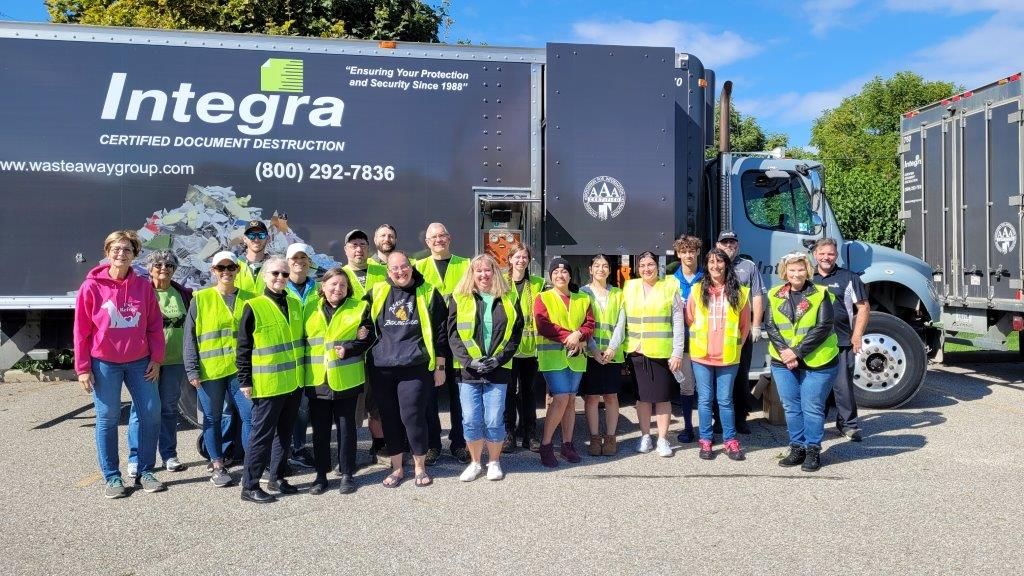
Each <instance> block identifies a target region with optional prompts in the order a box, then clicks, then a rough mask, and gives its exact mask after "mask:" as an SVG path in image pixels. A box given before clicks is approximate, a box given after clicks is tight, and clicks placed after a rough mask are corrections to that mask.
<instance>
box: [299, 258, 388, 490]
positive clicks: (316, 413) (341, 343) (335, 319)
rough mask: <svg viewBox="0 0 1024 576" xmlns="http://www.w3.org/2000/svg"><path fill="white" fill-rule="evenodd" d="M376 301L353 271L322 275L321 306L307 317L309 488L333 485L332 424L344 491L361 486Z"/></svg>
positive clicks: (317, 488)
mask: <svg viewBox="0 0 1024 576" xmlns="http://www.w3.org/2000/svg"><path fill="white" fill-rule="evenodd" d="M372 334H373V325H372V323H371V322H370V306H369V304H368V303H367V302H366V301H365V300H363V299H362V298H356V297H354V296H352V287H351V286H350V285H349V282H348V275H347V274H346V273H345V271H344V270H343V269H341V268H332V269H331V270H328V271H327V273H326V274H324V276H323V278H321V281H320V300H319V305H318V307H317V309H316V311H314V312H313V314H311V315H310V316H309V318H307V319H306V341H307V343H308V345H309V357H310V363H309V365H308V366H307V367H306V372H305V374H306V381H305V385H306V390H305V392H306V397H307V398H309V419H310V421H311V422H312V423H313V460H314V462H315V464H316V478H315V479H314V480H313V484H312V486H310V489H309V493H310V494H313V495H317V494H323V493H324V492H326V491H327V471H328V470H330V469H331V426H334V427H335V428H337V430H338V440H337V442H338V448H337V455H338V470H339V472H340V473H341V487H340V489H339V491H340V492H341V493H342V494H351V493H352V492H355V490H356V484H355V481H353V479H352V476H353V475H354V474H355V473H356V419H355V418H356V406H357V404H358V402H359V397H360V396H361V395H362V392H363V384H364V383H365V382H366V367H365V362H364V359H363V354H364V353H365V352H366V351H367V350H368V349H369V348H370V345H371V344H373V336H372Z"/></svg>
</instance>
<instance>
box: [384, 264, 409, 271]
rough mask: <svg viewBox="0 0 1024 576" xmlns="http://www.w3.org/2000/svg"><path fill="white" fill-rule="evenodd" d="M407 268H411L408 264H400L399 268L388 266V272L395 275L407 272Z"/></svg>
mask: <svg viewBox="0 0 1024 576" xmlns="http://www.w3.org/2000/svg"><path fill="white" fill-rule="evenodd" d="M409 268H412V266H409V265H408V264H402V265H401V266H388V270H390V271H391V272H395V273H397V272H401V271H403V270H408V269H409Z"/></svg>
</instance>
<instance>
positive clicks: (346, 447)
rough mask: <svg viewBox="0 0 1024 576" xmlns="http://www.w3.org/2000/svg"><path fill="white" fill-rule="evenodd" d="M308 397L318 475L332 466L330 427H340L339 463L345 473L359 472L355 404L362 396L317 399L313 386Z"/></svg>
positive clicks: (314, 457) (308, 390) (323, 474)
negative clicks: (357, 467)
mask: <svg viewBox="0 0 1024 576" xmlns="http://www.w3.org/2000/svg"><path fill="white" fill-rule="evenodd" d="M306 390H307V392H306V396H307V397H308V398H309V420H310V422H312V423H313V460H314V462H315V465H316V475H317V477H323V476H326V475H327V472H328V471H330V469H331V426H334V427H335V428H336V429H337V430H338V450H337V454H338V465H339V466H340V469H341V473H342V474H355V473H356V404H358V403H359V395H358V394H353V395H351V396H349V397H347V398H333V399H326V398H317V397H316V392H315V391H314V389H313V388H306Z"/></svg>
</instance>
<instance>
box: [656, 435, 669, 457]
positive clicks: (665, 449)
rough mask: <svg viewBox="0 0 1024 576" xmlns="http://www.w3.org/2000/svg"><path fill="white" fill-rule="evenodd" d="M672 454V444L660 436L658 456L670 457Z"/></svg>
mask: <svg viewBox="0 0 1024 576" xmlns="http://www.w3.org/2000/svg"><path fill="white" fill-rule="evenodd" d="M671 455H672V446H671V445H669V443H668V440H666V439H665V438H658V456H661V457H662V458H668V457H669V456H671Z"/></svg>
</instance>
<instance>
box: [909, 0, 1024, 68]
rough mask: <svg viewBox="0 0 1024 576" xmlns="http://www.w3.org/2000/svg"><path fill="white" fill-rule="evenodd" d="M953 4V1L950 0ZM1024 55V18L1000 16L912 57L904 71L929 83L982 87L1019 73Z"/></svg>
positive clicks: (1012, 15) (1003, 14) (1000, 14)
mask: <svg viewBox="0 0 1024 576" xmlns="http://www.w3.org/2000/svg"><path fill="white" fill-rule="evenodd" d="M948 1H952V0H948ZM1022 52H1024V15H1015V14H1007V13H997V14H995V15H994V16H992V17H991V18H990V19H989V20H988V21H986V22H984V23H982V24H980V25H978V26H976V27H974V28H971V29H969V30H967V31H966V32H964V33H963V34H961V35H959V36H954V37H951V38H947V39H946V40H943V41H942V42H939V43H938V44H935V45H932V46H928V47H926V48H923V49H921V50H918V51H917V52H915V53H914V54H912V55H911V56H910V57H909V59H908V61H907V63H906V65H904V66H902V67H903V68H906V69H909V70H913V71H914V72H917V73H918V74H921V75H922V76H924V77H925V78H926V79H928V80H944V81H951V82H956V83H958V84H963V85H964V86H965V87H967V88H978V87H980V86H983V85H985V84H988V83H990V82H994V81H996V80H998V79H1000V78H1004V77H1006V76H1009V75H1010V74H1012V73H1014V72H1016V71H1018V70H1019V69H1020V66H1021V65H1022V64H1021V62H1020V60H1019V59H1017V58H1016V55H1017V54H1021V53H1022Z"/></svg>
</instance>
